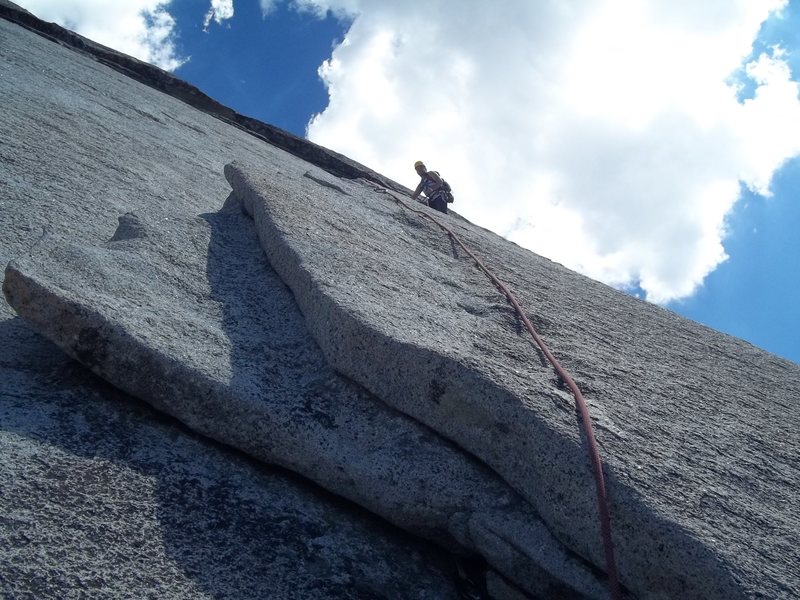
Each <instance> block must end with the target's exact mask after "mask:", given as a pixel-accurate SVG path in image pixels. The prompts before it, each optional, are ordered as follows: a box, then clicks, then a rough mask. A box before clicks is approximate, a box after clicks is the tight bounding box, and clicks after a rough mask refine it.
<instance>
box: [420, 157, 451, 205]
mask: <svg viewBox="0 0 800 600" xmlns="http://www.w3.org/2000/svg"><path fill="white" fill-rule="evenodd" d="M414 169H415V170H416V171H417V175H419V176H420V177H421V179H420V182H419V185H418V186H417V189H416V190H414V193H413V194H411V197H412V198H413V199H414V200H416V199H417V196H419V195H420V194H421V193H423V192H424V193H425V197H426V199H427V201H428V206H430V207H431V208H433V209H434V210H438V211H439V212H443V213H445V214H447V203H448V202H452V201H453V194H452V193H451V191H450V186H449V185H448V183H447V182H446V181H445V180H444V179H442V178H441V177H440V176H439V173H437V172H436V171H428V170H427V169H426V168H425V163H423V162H422V161H421V160H418V161H417V162H415V163H414Z"/></svg>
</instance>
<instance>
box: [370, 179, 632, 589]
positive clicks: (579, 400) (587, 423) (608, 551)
mask: <svg viewBox="0 0 800 600" xmlns="http://www.w3.org/2000/svg"><path fill="white" fill-rule="evenodd" d="M376 189H378V190H379V191H383V192H384V193H387V194H389V195H390V196H391V197H392V198H394V199H395V201H397V202H398V203H400V204H401V205H403V206H404V207H405V208H407V209H408V210H410V211H411V212H415V213H417V214H419V215H422V216H423V217H425V218H426V219H429V220H430V221H433V222H434V223H435V224H436V225H438V226H439V227H440V228H441V229H442V230H444V231H445V232H447V234H448V235H449V236H450V238H451V239H452V240H454V241H455V242H456V243H457V244H458V245H459V246H461V248H462V250H464V252H466V253H467V254H469V256H470V258H472V260H474V261H475V264H476V265H477V266H478V268H479V269H480V270H481V271H483V272H484V273H485V274H486V276H487V277H488V278H489V279H490V280H491V281H492V283H494V285H495V286H497V288H498V289H499V290H500V291H501V292H502V293H503V295H505V297H506V299H507V300H508V302H509V303H510V304H511V306H513V307H514V310H515V311H516V312H517V315H519V318H520V319H522V322H523V323H524V324H525V329H527V330H528V332H529V333H530V334H531V336H532V337H533V339H534V341H535V342H536V344H537V345H538V346H539V348H541V350H542V352H543V353H544V355H545V356H546V357H547V360H549V361H550V364H552V365H553V368H554V369H555V370H556V373H558V375H559V377H561V379H562V380H563V381H564V383H566V384H567V387H569V389H570V391H571V392H572V395H573V396H575V404H576V405H577V407H578V410H579V411H580V414H581V421H582V422H583V431H584V434H585V435H586V440H587V442H588V445H589V456H590V458H591V460H592V466H593V468H594V482H595V488H596V489H597V509H598V513H599V515H600V530H601V532H602V535H603V548H604V551H605V558H606V573H607V574H608V587H609V590H610V592H611V598H612V599H613V600H620V599H621V598H622V594H621V592H620V587H619V577H618V575H617V564H616V561H615V560H614V543H613V541H612V539H611V516H610V511H609V508H608V495H607V493H606V484H605V479H604V478H603V465H602V463H601V462H600V453H599V451H598V449H597V442H596V441H595V438H594V431H593V429H592V421H591V419H590V417H589V409H588V408H587V406H586V400H585V399H584V398H583V394H582V393H581V391H580V389H579V388H578V386H577V385H576V384H575V382H574V381H573V380H572V377H570V376H569V373H567V371H566V370H565V369H564V367H562V366H561V363H559V362H558V360H557V359H556V357H555V356H553V353H552V352H550V349H549V348H548V347H547V344H545V343H544V340H542V338H541V337H540V336H539V334H538V333H537V332H536V329H534V327H533V325H532V324H531V322H530V320H529V319H528V317H527V316H525V313H524V312H523V311H522V307H521V306H520V304H519V302H518V301H517V298H516V297H515V296H514V294H513V293H512V292H511V290H510V289H508V287H507V286H506V285H505V284H504V283H503V282H502V281H500V280H499V279H498V278H497V277H495V275H494V274H493V273H492V272H491V271H490V270H489V269H488V268H487V267H486V265H484V264H483V262H482V261H481V259H479V258H478V257H477V256H475V254H473V253H472V252H471V251H470V249H469V248H467V247H466V246H465V245H464V243H463V242H462V241H461V239H460V238H459V237H458V236H457V235H456V234H455V233H453V231H452V230H451V229H450V228H449V227H447V226H445V225H443V224H442V223H440V222H439V221H438V220H437V219H435V218H434V217H433V216H431V215H429V214H427V213H425V212H423V211H421V210H417V209H415V208H412V207H411V206H409V205H408V204H406V203H405V202H403V201H402V200H400V199H399V198H397V197H396V196H395V195H394V194H390V193H389V192H388V190H386V189H385V188H376Z"/></svg>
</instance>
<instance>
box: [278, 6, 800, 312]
mask: <svg viewBox="0 0 800 600" xmlns="http://www.w3.org/2000/svg"><path fill="white" fill-rule="evenodd" d="M294 4H295V6H299V7H300V8H302V9H305V10H312V11H314V12H316V14H318V15H324V14H325V13H326V11H328V10H333V11H337V12H340V13H341V12H346V13H348V14H350V15H351V16H352V17H355V20H354V21H353V23H352V26H351V27H350V30H349V31H348V33H347V36H346V38H345V40H344V41H343V43H342V44H341V45H340V46H338V47H337V48H336V49H335V51H334V53H333V55H332V57H331V59H330V60H329V61H328V62H326V63H325V64H323V65H322V67H321V68H320V75H321V77H322V78H323V79H324V81H325V83H326V85H327V86H328V91H329V95H330V101H329V105H328V107H327V109H326V110H325V111H324V112H323V113H321V114H320V115H317V116H316V117H315V118H314V119H313V120H312V121H311V122H310V123H309V126H308V136H309V138H310V139H312V140H313V141H315V142H318V143H320V144H323V145H325V146H328V147H331V148H333V149H336V150H337V151H339V152H342V153H344V154H347V155H349V156H351V157H353V158H355V159H357V160H359V161H362V162H364V163H365V164H367V165H369V166H370V167H372V168H375V169H377V170H379V171H381V172H384V173H386V174H387V175H390V176H392V177H393V178H395V179H397V180H398V181H401V182H404V183H406V184H407V185H408V186H409V187H411V188H413V187H415V185H416V182H417V180H416V178H415V175H414V172H413V168H412V164H413V162H414V161H415V160H417V159H422V160H425V162H426V164H428V165H429V167H431V168H435V169H437V170H439V171H440V172H441V173H442V174H443V175H444V176H445V177H446V178H447V179H448V181H450V183H451V184H452V185H453V187H454V189H455V192H456V202H457V203H456V205H455V208H456V210H458V211H459V212H461V213H462V214H464V215H465V216H467V217H469V218H470V219H472V220H474V221H475V222H477V223H479V224H481V225H484V226H487V227H489V228H491V229H493V230H494V231H497V232H498V233H501V234H503V235H506V236H508V237H509V238H510V239H513V240H514V241H516V242H518V243H520V244H522V245H524V246H526V247H528V248H530V249H532V250H534V251H535V252H538V253H540V254H543V255H545V256H548V257H550V258H552V259H554V260H557V261H559V262H562V263H564V264H565V265H567V266H570V267H572V268H576V269H578V270H580V271H582V272H584V273H586V274H587V275H590V276H592V277H595V278H597V279H600V280H603V281H605V282H608V283H611V284H614V285H617V286H623V287H624V286H631V285H635V284H637V283H638V284H640V285H641V286H642V288H643V289H644V290H645V291H646V293H647V297H648V299H650V300H652V301H656V302H666V301H668V300H670V299H674V298H680V297H684V296H687V295H689V294H691V293H692V292H693V291H694V290H695V289H696V288H697V286H698V285H700V284H701V283H702V281H703V279H704V277H705V276H706V275H707V274H708V273H709V272H711V271H712V270H713V269H714V268H715V267H716V266H717V265H718V264H720V262H722V261H723V260H725V258H726V255H725V251H724V248H723V245H722V241H723V239H724V235H725V231H724V227H725V215H726V214H727V213H728V212H729V211H730V209H731V207H732V205H733V203H734V202H735V201H736V200H737V198H738V197H739V193H740V182H743V183H744V184H745V185H747V186H749V187H750V188H751V189H753V190H755V191H758V192H759V193H762V194H767V193H768V192H769V185H770V180H771V178H772V175H773V173H774V172H775V170H776V169H777V168H778V167H779V166H780V165H781V164H783V163H784V162H785V161H786V160H787V159H789V158H790V157H792V156H795V155H798V154H800V100H798V84H797V83H796V82H794V81H792V80H791V75H790V72H789V69H788V66H787V64H786V63H785V61H784V56H783V55H782V54H781V52H780V50H778V51H777V52H776V51H773V52H772V53H771V54H764V55H762V56H760V57H758V58H756V59H755V60H752V61H751V62H749V63H748V64H747V65H746V68H745V73H746V74H747V76H749V77H750V78H752V80H753V81H754V82H755V84H756V86H757V88H756V93H755V96H754V97H753V98H752V99H749V100H747V101H745V102H739V101H738V99H737V95H736V89H735V88H734V87H733V86H731V85H730V84H728V83H726V82H727V81H729V80H730V79H729V78H730V76H731V74H732V73H733V72H734V71H736V70H737V69H738V68H740V67H741V66H742V62H743V61H745V60H746V59H747V57H748V56H749V55H750V53H751V49H752V43H753V41H754V39H755V37H756V35H757V33H758V31H759V28H760V25H761V24H762V22H763V21H764V20H765V19H766V18H768V16H769V15H770V14H771V13H774V12H775V11H777V10H779V9H780V8H781V7H783V6H784V5H785V4H786V0H764V1H762V2H751V1H750V0H706V1H704V2H697V1H696V0H658V1H656V0H648V1H645V0H583V1H581V2H563V1H555V0H550V1H546V0H542V1H541V2H530V1H528V0H517V1H514V2H511V1H509V2H505V3H502V5H501V4H499V3H489V2H477V1H475V2H464V1H463V0H439V1H431V0H425V1H423V0H406V2H403V3H398V2H395V1H394V0H370V1H369V2H367V1H365V0H296V1H295V3H294Z"/></svg>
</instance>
